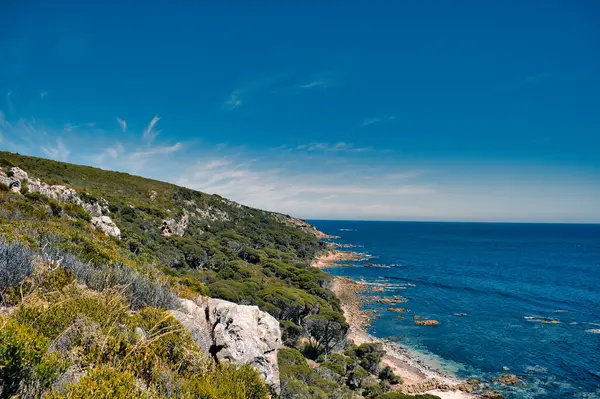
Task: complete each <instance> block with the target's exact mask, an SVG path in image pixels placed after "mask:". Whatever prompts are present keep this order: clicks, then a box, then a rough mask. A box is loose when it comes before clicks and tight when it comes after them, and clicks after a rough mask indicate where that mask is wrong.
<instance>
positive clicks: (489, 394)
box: [481, 391, 504, 399]
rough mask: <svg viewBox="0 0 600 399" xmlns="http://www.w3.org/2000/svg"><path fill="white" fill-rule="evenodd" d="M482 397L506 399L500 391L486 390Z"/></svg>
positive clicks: (484, 398) (485, 398)
mask: <svg viewBox="0 0 600 399" xmlns="http://www.w3.org/2000/svg"><path fill="white" fill-rule="evenodd" d="M481 399H504V396H502V394H501V393H500V392H498V391H485V392H483V393H482V394H481Z"/></svg>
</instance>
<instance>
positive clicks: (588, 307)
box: [311, 221, 600, 399]
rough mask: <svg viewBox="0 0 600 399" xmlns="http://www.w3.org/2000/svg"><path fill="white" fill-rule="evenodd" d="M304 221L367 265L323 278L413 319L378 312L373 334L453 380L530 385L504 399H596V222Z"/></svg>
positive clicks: (599, 359)
mask: <svg viewBox="0 0 600 399" xmlns="http://www.w3.org/2000/svg"><path fill="white" fill-rule="evenodd" d="M311 223H313V224H314V225H315V226H316V227H317V228H318V229H320V230H321V231H324V232H326V233H328V234H333V235H338V236H340V239H337V240H335V241H336V242H339V243H346V244H356V245H358V246H359V247H358V248H354V249H353V250H355V251H358V252H364V253H367V254H369V255H370V256H371V258H369V259H367V260H364V261H360V262H354V264H353V266H354V267H348V266H342V267H334V268H330V269H328V272H330V273H331V274H334V275H341V276H347V277H350V278H352V279H354V280H364V281H369V282H372V283H376V284H382V285H383V286H384V288H385V293H383V294H379V295H386V296H395V295H399V296H402V297H404V298H406V300H407V302H406V303H402V304H399V305H396V306H397V307H400V306H401V307H404V308H407V309H410V313H407V314H400V313H393V312H390V311H387V310H386V309H385V308H383V309H382V310H380V311H379V312H378V315H379V317H378V318H377V319H376V320H374V322H373V323H372V326H371V332H372V333H374V335H376V336H378V337H382V338H385V337H388V338H389V337H392V339H393V340H395V341H397V342H399V343H402V344H405V345H407V346H408V347H411V348H414V349H415V350H417V351H418V352H419V353H423V354H426V355H427V357H428V358H430V359H431V358H434V359H437V361H439V362H440V364H441V366H442V367H443V368H445V369H446V370H450V371H452V372H454V373H456V374H458V375H459V376H463V377H470V376H476V377H479V378H483V379H489V378H492V377H494V376H498V375H500V374H502V373H507V372H508V373H515V374H517V375H519V376H522V377H523V378H524V382H525V383H526V384H527V385H526V386H522V387H518V388H514V387H506V386H499V388H501V389H502V390H503V393H504V394H505V397H507V398H515V399H516V398H598V397H600V225H566V224H508V223H429V222H358V221H311ZM367 295H368V296H371V295H373V293H369V294H367ZM364 300H365V302H368V300H369V298H368V297H367V296H365V297H364ZM365 307H366V308H367V309H381V308H382V307H383V305H381V304H375V303H373V301H371V303H370V304H365ZM457 314H458V315H457ZM460 314H466V315H460ZM413 315H419V316H421V317H424V318H429V319H435V320H438V321H439V322H440V325H439V326H436V327H422V326H416V325H415V324H414V321H413V318H412V316H413ZM402 316H404V317H405V319H404V320H403V319H402ZM556 322H558V323H557V324H551V323H556Z"/></svg>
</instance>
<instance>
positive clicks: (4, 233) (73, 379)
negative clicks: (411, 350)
mask: <svg viewBox="0 0 600 399" xmlns="http://www.w3.org/2000/svg"><path fill="white" fill-rule="evenodd" d="M319 238H323V235H322V234H321V233H319V232H317V231H316V229H314V228H313V227H312V226H310V225H309V224H307V223H305V222H303V221H301V220H299V219H293V218H290V217H288V216H285V215H281V214H276V213H271V212H267V211H263V210H258V209H253V208H250V207H247V206H243V205H240V204H237V203H235V202H232V201H229V200H227V199H224V198H222V197H220V196H218V195H208V194H204V193H201V192H198V191H194V190H190V189H187V188H183V187H178V186H175V185H173V184H169V183H164V182H159V181H155V180H151V179H146V178H142V177H138V176H132V175H129V174H126V173H119V172H111V171H104V170H101V169H97V168H92V167H87V166H78V165H72V164H68V163H63V162H56V161H51V160H46V159H41V158H34V157H28V156H22V155H18V154H12V153H7V152H0V302H1V303H0V306H1V308H0V327H1V328H0V398H2V397H11V396H13V395H16V396H19V397H40V396H41V395H44V396H45V397H51V398H55V397H56V398H58V397H70V398H83V397H91V396H94V397H140V396H141V397H181V398H187V397H202V398H264V397H266V395H267V392H268V390H271V393H272V394H278V393H279V392H281V396H282V397H286V398H295V397H298V398H300V397H302V398H305V397H318V398H326V397H362V396H365V397H376V396H377V395H379V394H381V393H382V392H385V391H387V390H389V389H390V383H391V384H394V383H397V382H398V381H397V378H396V377H395V376H394V375H393V373H391V374H390V372H389V370H385V372H384V373H383V374H381V375H380V367H379V360H380V358H381V355H382V352H381V350H380V348H378V347H377V346H376V345H375V346H373V345H371V346H368V345H367V346H364V345H361V347H359V348H356V347H352V346H349V343H348V342H347V341H346V332H347V329H348V325H347V323H346V322H345V320H344V317H343V315H342V314H341V312H340V305H339V300H338V299H337V298H336V297H335V296H334V294H333V293H332V292H331V290H329V288H328V287H329V284H330V281H331V276H329V275H328V274H327V273H325V272H323V271H322V270H319V269H317V268H313V267H311V266H310V263H311V261H312V260H313V259H314V257H315V256H316V255H318V254H319V253H321V252H322V251H323V250H325V244H324V243H323V242H321V241H319ZM201 297H213V298H220V299H225V300H227V301H231V302H234V303H237V304H242V305H256V306H258V307H259V308H260V309H261V310H262V311H264V312H267V313H269V314H271V315H272V316H274V317H275V318H276V319H277V320H278V321H279V326H277V322H276V321H274V320H273V323H274V324H273V323H271V322H269V323H270V324H269V328H268V329H267V328H263V327H261V323H263V322H261V321H260V320H266V319H265V316H262V315H261V314H259V313H256V312H257V310H256V312H255V311H254V310H252V309H250V308H244V309H247V310H244V312H250V313H251V314H253V315H256V317H254V318H253V320H257V321H256V323H255V324H256V325H253V327H252V328H254V327H256V328H258V330H257V331H258V332H257V336H256V337H252V338H253V339H254V340H256V342H260V343H262V344H261V345H263V344H264V345H263V346H265V348H266V349H263V350H262V351H261V350H259V351H257V352H256V354H255V355H253V357H251V359H250V358H249V359H248V360H247V361H242V363H244V362H247V363H248V364H251V365H254V366H255V367H256V369H259V371H261V373H260V374H259V373H258V372H257V371H256V369H255V368H254V367H248V366H245V365H241V364H231V363H229V362H224V361H223V360H235V357H232V356H231V353H233V352H235V351H234V350H233V349H234V348H233V347H231V348H222V346H227V345H228V344H218V342H221V341H220V340H224V341H223V342H226V341H227V339H230V340H239V339H242V338H240V337H243V336H244V334H243V333H246V334H247V333H248V332H247V331H246V332H240V333H239V334H238V333H236V332H235V331H228V329H227V327H226V326H227V325H232V326H234V325H244V322H247V321H242V320H235V316H233V315H234V314H236V312H237V314H242V313H243V312H241V310H242V309H241V307H240V309H237V310H234V312H233V313H231V312H230V311H229V310H227V309H229V308H231V306H229V305H226V304H224V305H223V306H224V308H223V309H225V311H224V313H223V315H224V316H220V313H219V312H220V311H219V312H217V310H215V311H214V312H216V313H214V315H213V313H210V314H208V313H207V314H206V320H205V322H206V323H208V324H207V326H208V327H210V325H211V324H212V325H217V324H219V325H225V327H223V328H222V329H223V332H224V333H226V334H230V335H229V336H230V338H227V339H224V338H223V337H221V338H219V337H216V336H215V337H209V338H210V339H204V340H203V339H202V337H198V336H197V335H198V334H199V333H198V331H204V330H203V329H196V328H195V327H194V326H196V325H202V323H203V321H201V320H200V319H202V317H201V316H202V314H201V313H202V312H201V311H197V312H195V313H194V314H199V315H200V316H198V319H197V320H196V321H197V322H198V323H196V322H193V320H192V321H190V320H188V316H185V314H183V313H181V311H180V310H181V309H182V307H181V304H182V303H188V305H189V306H191V307H193V306H204V305H202V301H200V300H199V298H201ZM185 299H190V300H192V301H194V302H191V301H188V302H185ZM182 300H183V301H182ZM215 303H216V304H218V302H215ZM194 304H195V305H194ZM189 306H188V307H189ZM219 306H221V305H219ZM213 307H214V306H213ZM198 309H202V308H198ZM206 309H209V308H208V307H207V308H206ZM254 309H255V308H254ZM210 311H211V312H213V310H210ZM206 312H209V311H208V310H206ZM250 313H248V314H250ZM260 313H262V312H260ZM173 315H175V316H177V319H176V318H175V317H173ZM211 317H212V318H214V319H215V320H216V321H215V322H214V323H213V321H214V320H213V319H211ZM269 317H270V316H269ZM178 319H179V320H178ZM217 319H218V320H217ZM182 320H183V324H182V323H180V322H181V321H182ZM227 320H231V321H227ZM217 322H218V323H217ZM186 323H187V324H190V325H191V326H192V327H194V328H191V327H190V326H185V327H184V325H185V324H186ZM194 323H195V324H194ZM230 323H232V324H230ZM252 323H254V322H252ZM263 324H264V323H263ZM277 327H279V329H280V331H281V339H282V340H283V343H284V344H285V345H287V346H288V347H289V348H290V349H284V350H283V351H279V356H277V353H276V352H277V349H272V348H277V347H278V346H279V343H278V342H279V341H277V340H279V330H278V329H277ZM219 328H221V327H219ZM232 328H233V327H232ZM207 329H208V330H210V328H207ZM261 329H262V331H267V330H268V331H271V330H277V331H275V332H274V333H273V335H272V337H275V338H276V341H277V342H272V343H271V341H270V338H272V337H261V336H260V334H261ZM213 330H214V329H213ZM214 332H215V331H212V332H211V331H209V332H208V333H207V334H213V333H214ZM249 340H250V341H252V340H251V339H249ZM240 345H241V346H240V347H242V346H243V345H242V343H240ZM205 346H206V347H205ZM230 346H231V345H230ZM254 349H256V348H254ZM296 349H298V350H300V352H299V351H297V350H296ZM344 350H345V352H344ZM219 351H221V352H219ZM270 351H275V353H274V354H273V355H268V354H267V352H270ZM206 352H209V353H206ZM242 352H244V351H242ZM334 352H337V353H334ZM240 353H241V352H240ZM365 356H366V357H367V358H368V359H370V360H368V362H367V363H365V361H363V360H361V359H362V357H365ZM305 357H309V358H312V359H315V360H317V361H318V364H317V363H315V364H313V366H314V367H309V366H308V363H307V362H306V358H305ZM238 358H239V357H238ZM252 359H254V360H252ZM264 359H267V360H265V361H266V363H265V364H261V365H258V366H257V363H256V362H259V363H260V362H262V361H263V360H264ZM269 359H270V360H269ZM275 359H278V360H279V370H280V371H281V384H279V378H278V376H277V374H273V373H276V365H275V366H274V367H271V365H272V363H273V362H274V361H275ZM269 362H271V363H270V364H269ZM363 363H364V364H363ZM265 370H267V371H266V372H265ZM265 373H266V374H265ZM269 373H271V374H269ZM263 380H266V381H267V382H268V383H269V385H270V387H267V386H266V385H265V384H264V383H263ZM279 385H280V386H279ZM280 388H281V391H280Z"/></svg>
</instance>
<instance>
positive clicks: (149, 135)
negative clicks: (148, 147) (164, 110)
mask: <svg viewBox="0 0 600 399" xmlns="http://www.w3.org/2000/svg"><path fill="white" fill-rule="evenodd" d="M159 120H160V118H159V117H158V115H154V118H152V120H151V121H150V123H149V124H148V127H146V129H144V133H143V134H142V138H143V139H144V141H145V142H146V143H148V144H151V143H152V142H153V141H154V139H155V138H156V136H158V135H159V134H160V130H158V131H157V130H154V126H156V124H157V123H158V121H159Z"/></svg>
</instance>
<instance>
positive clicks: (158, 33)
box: [0, 0, 600, 222]
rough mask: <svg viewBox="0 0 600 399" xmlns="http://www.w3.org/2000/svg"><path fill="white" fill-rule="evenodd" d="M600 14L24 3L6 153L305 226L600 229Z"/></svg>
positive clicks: (2, 10) (403, 6)
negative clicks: (132, 177) (179, 190)
mask: <svg viewBox="0 0 600 399" xmlns="http://www.w3.org/2000/svg"><path fill="white" fill-rule="evenodd" d="M154 3H156V4H154ZM250 3H252V4H250ZM324 3H325V4H324ZM599 17H600V3H598V2H595V1H591V0H580V1H577V0H576V1H528V2H523V1H498V2H488V1H486V2H482V1H452V2H450V1H427V2H423V1H412V2H409V1H387V2H378V1H371V2H366V1H363V2H333V1H331V2H312V1H308V2H306V1H304V2H297V3H296V2H294V3H292V2H266V1H258V2H226V1H223V2H191V1H184V2H180V3H178V4H177V5H174V4H173V3H172V2H135V1H123V2H111V1H103V2H97V1H89V2H80V1H59V2H47V1H38V2H35V1H16V0H8V1H4V2H2V3H1V4H0V94H1V95H2V98H0V110H1V111H0V112H1V113H0V148H2V149H5V150H9V151H16V152H20V153H24V154H29V155H37V156H43V157H49V158H53V159H58V160H64V161H68V162H73V163H82V164H89V165H95V166H99V167H102V168H106V169H116V170H121V171H127V172H131V173H135V174H140V175H143V176H148V177H153V178H157V179H161V180H167V181H171V182H174V183H178V184H182V185H186V186H188V187H191V188H195V189H199V190H203V191H207V192H211V193H213V192H216V193H219V194H221V195H223V196H225V197H228V198H231V199H233V200H236V201H239V202H242V203H245V204H248V205H252V206H256V207H260V208H265V209H269V210H274V211H281V212H285V213H290V214H293V215H296V216H300V217H305V218H324V219H376V220H382V219H385V220H388V219H390V220H473V221H558V222H600V200H598V198H600V155H599V153H600V76H599V73H598V71H600V24H598V18H599Z"/></svg>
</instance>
